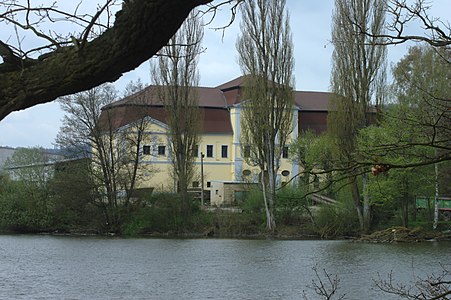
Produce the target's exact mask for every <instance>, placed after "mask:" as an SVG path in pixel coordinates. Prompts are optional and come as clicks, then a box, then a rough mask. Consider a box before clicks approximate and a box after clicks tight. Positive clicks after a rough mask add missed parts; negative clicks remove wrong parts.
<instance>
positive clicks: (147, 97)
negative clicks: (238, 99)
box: [106, 85, 227, 108]
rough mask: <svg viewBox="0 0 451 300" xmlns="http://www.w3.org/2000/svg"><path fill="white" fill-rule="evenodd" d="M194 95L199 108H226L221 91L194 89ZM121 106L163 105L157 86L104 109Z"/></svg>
mask: <svg viewBox="0 0 451 300" xmlns="http://www.w3.org/2000/svg"><path fill="white" fill-rule="evenodd" d="M194 89H195V93H196V94H197V97H198V99H197V101H198V103H199V106H200V107H224V108H225V107H226V106H227V103H226V101H225V98H224V96H223V94H222V91H221V90H219V89H217V88H209V87H195V88H194ZM122 105H138V106H147V105H161V106H162V105H163V103H162V102H161V100H160V98H159V96H158V87H157V86H153V85H151V86H148V87H146V88H145V89H143V90H142V91H139V92H137V93H135V94H133V95H130V96H128V97H125V98H123V99H121V100H119V101H116V102H113V103H112V104H110V105H107V106H106V108H108V107H111V106H122Z"/></svg>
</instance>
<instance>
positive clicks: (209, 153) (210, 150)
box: [207, 145, 213, 157]
mask: <svg viewBox="0 0 451 300" xmlns="http://www.w3.org/2000/svg"><path fill="white" fill-rule="evenodd" d="M207 157H213V145H207Z"/></svg>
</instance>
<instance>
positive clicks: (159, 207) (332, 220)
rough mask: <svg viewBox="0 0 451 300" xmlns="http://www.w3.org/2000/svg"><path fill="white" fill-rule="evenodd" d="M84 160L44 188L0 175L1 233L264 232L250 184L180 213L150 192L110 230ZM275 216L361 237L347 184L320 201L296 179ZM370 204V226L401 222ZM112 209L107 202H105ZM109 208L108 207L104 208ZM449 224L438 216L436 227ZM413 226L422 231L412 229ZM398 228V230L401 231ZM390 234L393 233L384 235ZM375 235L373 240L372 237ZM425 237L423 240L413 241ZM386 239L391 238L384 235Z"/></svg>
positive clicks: (424, 220)
mask: <svg viewBox="0 0 451 300" xmlns="http://www.w3.org/2000/svg"><path fill="white" fill-rule="evenodd" d="M83 167H84V166H83V164H80V165H72V166H66V168H65V169H64V171H60V172H57V173H56V174H55V176H54V177H53V178H52V179H51V180H49V181H48V182H47V183H46V184H45V185H44V186H40V185H38V183H37V182H33V181H31V182H27V181H24V180H11V179H10V178H9V177H8V176H2V177H1V178H0V181H1V186H2V189H1V191H0V212H1V213H0V231H2V232H10V233H42V232H45V233H58V234H111V233H114V234H119V235H124V236H137V235H143V236H179V237H180V236H182V237H239V238H242V237H250V238H258V237H267V236H268V232H267V230H266V229H265V224H266V219H265V211H264V207H263V203H264V202H263V201H262V197H263V196H262V193H261V191H260V190H258V189H255V190H252V191H250V192H249V193H248V194H247V197H246V198H245V199H244V200H243V201H242V202H241V203H239V204H237V206H235V207H228V208H221V209H219V208H214V207H209V206H203V207H202V206H201V205H200V202H199V201H198V200H197V199H193V200H192V204H193V205H192V207H193V208H192V213H191V214H190V215H189V217H187V215H186V214H184V213H183V209H182V207H183V205H182V199H181V197H180V195H177V194H172V193H156V192H155V193H151V194H147V195H144V196H142V197H140V199H134V200H133V201H132V202H131V203H133V205H129V206H127V207H125V206H121V205H119V206H118V207H117V210H118V211H117V212H114V213H115V214H116V215H120V216H121V223H120V226H119V227H116V228H118V229H117V230H116V231H111V227H110V226H109V224H108V214H106V213H105V210H106V209H107V208H106V207H104V206H102V205H101V202H100V201H98V200H97V199H95V197H96V195H95V194H93V192H92V191H93V188H92V186H91V184H92V183H90V182H89V180H87V178H89V177H88V176H86V174H85V173H84V172H83V171H82V170H83ZM277 199H278V201H277V202H276V203H277V205H276V207H275V218H276V219H277V221H278V223H279V224H280V226H278V228H277V231H275V232H273V233H271V234H270V236H271V237H274V238H294V239H303V238H326V239H331V238H356V237H359V236H361V231H360V230H359V221H358V217H357V214H356V211H355V209H354V207H353V204H352V202H351V201H352V200H351V197H350V191H349V190H348V189H347V188H343V189H341V191H340V192H338V193H337V195H336V199H337V204H335V205H318V204H316V205H315V204H314V202H313V201H312V200H311V199H310V198H309V197H305V191H304V190H303V188H302V185H300V186H298V187H285V188H283V189H280V190H279V191H278V193H277ZM376 208H377V209H375V210H374V212H375V213H374V218H373V222H372V228H373V230H382V229H387V228H391V227H392V226H400V225H402V213H401V211H400V210H401V207H400V205H396V204H395V203H393V202H387V203H380V204H379V205H378V206H377V207H376ZM108 209H110V208H108ZM110 213H112V212H110ZM409 214H410V216H411V218H410V219H409V223H408V224H407V225H408V226H410V227H412V228H417V227H421V228H423V229H425V230H430V229H432V223H433V215H432V212H431V211H427V210H426V211H417V210H416V209H415V207H414V206H413V205H412V206H410V208H409ZM450 228H451V222H449V221H448V222H447V221H441V222H440V223H439V227H438V230H437V231H436V233H435V234H432V235H431V234H429V235H428V234H425V233H422V234H423V235H424V236H427V237H432V236H435V237H436V236H437V232H439V231H446V230H449V229H450ZM416 230H417V231H418V232H420V231H421V232H423V231H422V230H420V229H416ZM400 232H401V231H400ZM390 235H392V234H391V233H390ZM374 240H375V239H374ZM416 240H424V239H416ZM389 241H391V240H389Z"/></svg>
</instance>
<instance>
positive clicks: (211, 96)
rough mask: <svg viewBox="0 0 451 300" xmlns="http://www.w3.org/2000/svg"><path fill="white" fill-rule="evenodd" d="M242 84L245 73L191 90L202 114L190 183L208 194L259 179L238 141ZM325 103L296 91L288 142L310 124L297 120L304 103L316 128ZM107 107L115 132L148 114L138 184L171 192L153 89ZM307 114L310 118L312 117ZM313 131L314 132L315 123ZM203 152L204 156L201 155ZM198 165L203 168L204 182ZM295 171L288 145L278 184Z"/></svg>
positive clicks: (167, 145) (160, 110)
mask: <svg viewBox="0 0 451 300" xmlns="http://www.w3.org/2000/svg"><path fill="white" fill-rule="evenodd" d="M243 82H244V77H239V78H236V79H234V80H232V81H229V82H227V83H225V84H223V85H220V86H218V87H215V88H204V87H198V88H195V89H196V94H197V95H198V103H199V108H200V110H201V115H202V132H201V135H200V142H199V145H197V147H196V149H193V155H194V156H195V157H196V158H195V162H194V166H195V169H196V173H197V174H196V176H195V178H194V179H193V181H192V183H191V186H192V187H193V188H199V187H200V186H202V181H203V187H204V189H205V191H206V193H209V192H210V190H211V187H212V185H213V183H214V182H227V183H240V182H250V183H252V182H254V183H255V182H258V180H259V173H260V170H259V169H258V168H257V167H255V166H251V165H249V164H248V163H247V162H246V160H245V156H246V151H248V149H246V147H243V146H242V145H241V143H240V133H241V117H242V108H241V94H242V85H243ZM311 93H313V94H312V95H314V96H315V97H316V98H317V99H319V100H318V101H317V103H316V104H317V107H316V109H312V105H311V104H312V103H310V102H312V101H313V100H314V99H313V100H312V97H306V96H309V95H310V94H311ZM319 96H321V97H319ZM313 98H314V97H313ZM138 99H139V100H138ZM309 101H310V102H309ZM328 101H329V93H315V92H306V93H305V92H295V105H294V106H293V109H292V111H293V126H292V132H291V134H290V138H289V141H294V140H296V138H297V137H298V134H299V132H300V130H301V128H302V130H305V129H306V128H308V126H309V125H308V124H305V123H303V122H302V120H301V119H300V117H301V113H302V112H303V108H302V107H303V106H305V107H307V109H306V111H305V112H310V113H312V112H313V113H316V114H318V116H320V118H317V122H316V123H315V122H312V123H314V124H313V125H314V126H316V125H317V124H319V123H321V122H319V123H318V120H325V119H326V118H324V114H326V115H327V104H328ZM309 105H310V106H309ZM109 110H114V111H115V114H114V115H115V116H116V117H115V120H114V122H113V124H114V127H115V130H118V131H120V130H121V128H123V127H125V126H128V124H130V123H132V122H134V121H135V120H136V118H138V116H142V115H143V113H144V114H145V115H146V118H148V121H149V122H148V124H149V125H148V126H147V128H146V129H145V135H144V139H143V141H142V149H141V150H142V151H141V159H140V166H139V173H140V176H139V178H140V180H139V182H138V184H137V188H153V189H154V190H155V191H170V192H173V191H175V190H176V186H177V184H176V182H175V181H174V176H173V175H172V160H171V142H170V139H169V136H168V126H167V125H166V123H165V121H166V116H165V112H164V106H163V105H162V103H161V101H160V100H159V99H158V97H157V96H156V92H155V88H154V87H152V86H150V87H147V88H146V89H144V90H143V91H141V92H139V93H137V94H135V95H132V96H129V97H126V98H124V99H122V100H120V101H117V102H115V103H112V104H110V105H108V106H107V107H105V108H103V113H105V114H106V113H107V112H108V111H109ZM138 112H139V113H138ZM309 118H310V119H312V117H311V115H309ZM313 119H315V118H313ZM321 126H323V127H324V124H322V123H321ZM312 129H313V130H315V128H314V127H312ZM317 131H318V130H317ZM320 131H321V130H320ZM202 155H203V157H201V156H202ZM201 169H203V180H202V178H201ZM299 171H300V166H299V164H298V163H297V162H296V161H295V160H293V159H291V158H290V156H289V153H288V145H287V146H286V147H285V149H284V151H283V153H282V155H281V157H280V168H279V171H278V174H277V182H278V184H283V183H284V182H288V181H289V180H290V178H291V177H292V176H293V175H296V174H298V173H299ZM213 192H214V191H213ZM220 204H221V203H219V204H218V205H220Z"/></svg>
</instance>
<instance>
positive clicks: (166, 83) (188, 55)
mask: <svg viewBox="0 0 451 300" xmlns="http://www.w3.org/2000/svg"><path fill="white" fill-rule="evenodd" d="M202 38H203V27H202V24H201V21H200V19H199V17H198V16H197V14H196V12H192V13H191V14H190V16H189V17H188V18H187V19H186V21H185V23H184V24H183V25H182V27H181V28H180V29H179V31H178V32H177V33H176V34H175V35H174V36H173V37H172V38H171V39H170V40H169V45H168V46H166V47H164V48H163V49H162V50H161V51H160V53H159V54H160V56H159V57H158V59H157V62H156V63H154V64H153V65H152V68H151V73H152V81H153V83H154V84H155V85H156V89H157V91H158V95H159V99H160V100H161V102H162V103H163V104H164V107H165V111H166V115H167V125H168V127H169V136H170V141H171V150H172V152H171V160H172V169H173V174H174V177H175V179H176V181H177V183H178V190H179V193H180V194H181V197H182V202H183V212H184V213H185V214H188V215H189V214H190V212H191V199H190V197H189V195H188V185H189V182H191V181H192V179H193V177H194V176H195V168H194V160H195V157H194V156H193V149H194V147H195V146H196V145H197V144H198V143H199V140H200V138H199V133H200V129H201V128H200V125H201V124H200V118H201V115H200V110H199V107H198V101H197V94H196V91H195V87H197V86H198V85H199V73H198V69H197V63H198V59H199V55H200V53H201V50H202V49H201V41H202Z"/></svg>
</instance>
